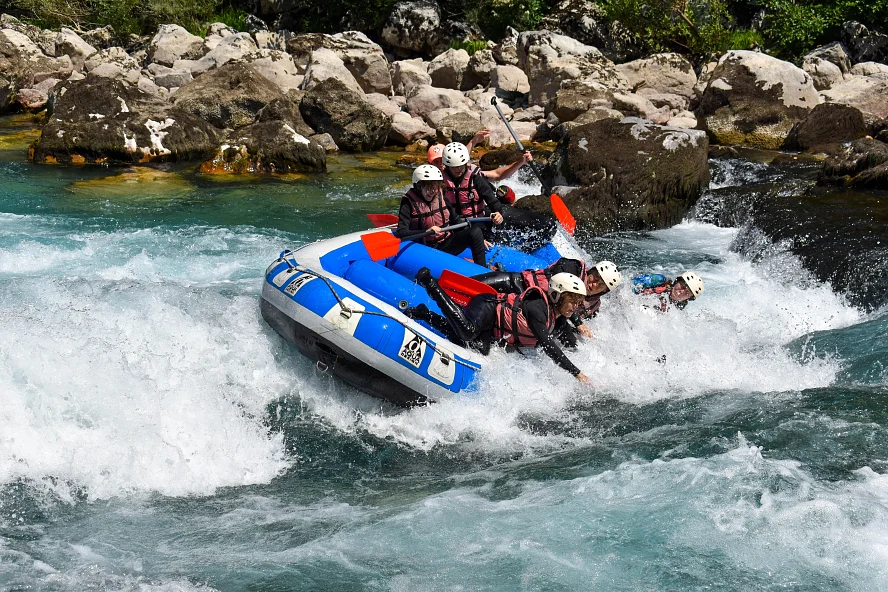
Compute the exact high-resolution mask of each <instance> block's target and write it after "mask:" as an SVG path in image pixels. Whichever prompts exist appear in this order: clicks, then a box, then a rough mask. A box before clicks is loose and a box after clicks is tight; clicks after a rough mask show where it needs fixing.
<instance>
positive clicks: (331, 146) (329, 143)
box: [309, 134, 339, 154]
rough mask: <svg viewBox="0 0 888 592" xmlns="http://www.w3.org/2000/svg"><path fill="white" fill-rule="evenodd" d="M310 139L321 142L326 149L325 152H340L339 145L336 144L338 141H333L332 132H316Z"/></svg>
mask: <svg viewBox="0 0 888 592" xmlns="http://www.w3.org/2000/svg"><path fill="white" fill-rule="evenodd" d="M309 140H312V141H313V142H316V143H317V144H319V145H320V146H321V147H322V148H323V149H324V152H327V153H328V154H329V153H330V152H339V146H337V145H336V142H334V141H333V136H331V135H330V134H315V135H313V136H312V137H310V138H309Z"/></svg>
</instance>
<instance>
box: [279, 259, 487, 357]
mask: <svg viewBox="0 0 888 592" xmlns="http://www.w3.org/2000/svg"><path fill="white" fill-rule="evenodd" d="M279 259H280V260H282V261H283V262H284V263H286V264H287V267H289V268H290V269H289V270H288V272H290V273H292V272H296V271H298V272H301V273H304V274H306V275H310V276H313V277H316V278H318V279H320V280H323V282H324V284H326V286H327V288H328V289H329V290H330V292H331V293H332V294H333V297H334V298H336V302H338V303H339V308H340V309H341V310H340V312H339V314H340V315H342V316H343V317H344V318H346V319H349V318H351V315H353V314H356V313H357V314H363V315H371V316H377V317H384V318H387V319H391V320H393V321H395V322H396V323H398V324H399V325H401V326H402V327H404V329H405V330H406V331H410V332H411V333H413V334H414V335H416V338H417V339H419V340H420V341H422V342H424V343H425V344H426V345H427V346H429V347H431V348H432V350H433V351H434V352H435V353H436V354H438V355H439V356H440V357H441V361H442V363H444V364H449V363H450V362H451V361H452V362H456V363H457V364H461V365H463V366H465V367H466V368H470V369H472V370H477V369H478V368H477V367H476V366H474V365H472V364H469V363H468V362H464V361H462V360H460V359H459V358H457V357H456V355H454V354H451V353H449V352H446V351H444V350H441V349H439V348H438V346H437V345H435V344H434V343H432V342H431V341H429V340H428V339H426V338H425V337H423V336H422V335H419V334H417V333H416V332H415V331H414V330H413V329H411V328H410V327H408V326H407V323H405V322H404V321H402V320H400V319H396V318H395V317H393V316H392V315H390V314H388V313H384V312H375V311H372V310H352V309H351V308H349V307H348V306H346V304H345V302H343V301H342V298H340V297H339V294H337V293H336V289H335V288H334V287H333V284H332V283H330V280H329V279H327V278H326V277H325V276H323V275H321V274H319V273H317V272H315V271H312V270H310V269H308V268H306V267H303V266H301V265H299V264H298V263H296V259H295V253H293V251H291V250H290V249H286V250H284V251H281V255H280V257H279ZM401 302H405V301H403V300H402V301H401ZM401 302H399V303H398V308H400V304H401Z"/></svg>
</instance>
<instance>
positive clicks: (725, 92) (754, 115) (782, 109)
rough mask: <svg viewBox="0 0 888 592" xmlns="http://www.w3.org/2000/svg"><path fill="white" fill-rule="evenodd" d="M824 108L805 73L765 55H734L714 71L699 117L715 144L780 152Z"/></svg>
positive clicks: (726, 57) (731, 53) (729, 55)
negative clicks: (815, 110) (800, 126)
mask: <svg viewBox="0 0 888 592" xmlns="http://www.w3.org/2000/svg"><path fill="white" fill-rule="evenodd" d="M819 103H820V96H819V95H818V94H817V91H816V90H815V89H814V85H813V83H812V80H811V77H810V76H809V75H808V74H807V73H805V72H804V71H803V70H802V69H800V68H797V67H796V66H793V65H792V64H790V63H787V62H783V61H780V60H778V59H776V58H773V57H771V56H768V55H765V54H763V53H756V52H752V51H729V52H728V53H726V54H725V55H724V56H723V57H722V58H721V60H719V63H718V66H716V68H715V70H714V71H713V73H712V77H711V78H710V80H709V84H708V85H707V87H706V90H705V92H704V93H703V97H702V98H701V100H700V106H699V108H698V109H697V112H696V115H697V120H698V121H699V123H700V125H701V126H702V128H703V129H705V130H706V131H707V132H708V133H709V136H710V138H711V139H713V141H715V142H718V143H720V144H728V145H747V146H754V147H757V148H765V149H776V148H779V147H780V146H781V145H782V144H783V142H784V140H785V139H786V136H787V134H789V131H790V129H792V126H793V125H795V124H796V123H797V122H799V121H801V120H802V119H804V118H805V117H806V116H807V114H808V112H809V111H810V110H811V109H813V108H814V107H815V106H816V105H817V104H819Z"/></svg>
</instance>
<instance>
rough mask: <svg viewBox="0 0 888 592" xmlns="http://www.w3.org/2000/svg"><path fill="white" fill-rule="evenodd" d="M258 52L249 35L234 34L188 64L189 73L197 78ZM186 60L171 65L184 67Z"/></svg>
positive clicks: (224, 38)
mask: <svg viewBox="0 0 888 592" xmlns="http://www.w3.org/2000/svg"><path fill="white" fill-rule="evenodd" d="M258 50H259V47H258V46H257V45H256V42H255V41H253V38H252V37H251V36H250V34H249V33H235V34H234V35H229V36H228V37H223V38H222V39H220V40H219V43H218V44H217V45H216V47H214V48H213V49H212V50H210V51H209V52H208V53H207V54H206V55H204V56H203V57H202V58H200V59H199V60H197V61H196V62H192V63H191V64H190V69H191V73H192V74H193V75H194V76H199V75H201V74H203V73H204V72H207V71H208V70H212V69H213V68H219V67H221V66H224V65H225V64H227V63H229V62H232V63H233V62H238V61H242V60H243V59H244V58H245V57H246V56H248V55H250V54H253V53H255V52H257V51H258ZM183 62H187V60H177V61H176V62H174V63H173V66H174V67H177V68H178V67H184V65H185V64H184V63H183Z"/></svg>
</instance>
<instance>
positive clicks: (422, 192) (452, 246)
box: [394, 164, 487, 267]
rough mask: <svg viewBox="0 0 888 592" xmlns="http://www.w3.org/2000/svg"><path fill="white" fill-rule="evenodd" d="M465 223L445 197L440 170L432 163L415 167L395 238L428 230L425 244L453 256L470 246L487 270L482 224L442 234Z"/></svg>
mask: <svg viewBox="0 0 888 592" xmlns="http://www.w3.org/2000/svg"><path fill="white" fill-rule="evenodd" d="M463 221H464V220H463V217H462V216H460V215H459V214H458V213H457V212H456V211H455V210H454V208H453V206H452V205H451V204H450V203H449V202H448V201H447V200H446V199H445V198H444V177H443V176H442V175H441V171H439V170H438V169H437V168H435V167H433V166H432V165H430V164H422V165H419V166H418V167H416V169H415V170H414V171H413V187H411V188H410V189H408V190H407V193H405V194H404V197H402V198H401V207H400V209H399V210H398V228H397V229H396V230H395V232H394V234H395V236H406V235H408V234H416V233H417V232H421V231H423V230H426V231H429V235H427V236H424V237H422V242H423V243H424V244H425V245H427V246H430V247H432V248H435V249H439V250H441V251H444V252H445V253H450V254H451V255H457V254H459V253H462V252H463V251H464V250H465V249H466V247H468V248H469V249H471V251H472V259H473V260H474V262H475V263H477V264H478V265H483V266H484V267H487V253H486V251H485V247H484V233H483V231H482V229H481V226H480V225H478V224H470V225H468V226H466V227H464V228H460V229H457V230H448V231H444V232H442V231H441V229H442V228H444V227H445V226H450V225H453V224H459V223H461V222H463Z"/></svg>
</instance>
